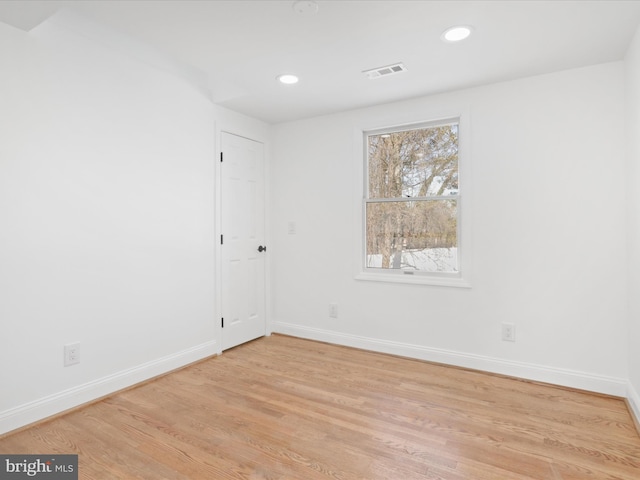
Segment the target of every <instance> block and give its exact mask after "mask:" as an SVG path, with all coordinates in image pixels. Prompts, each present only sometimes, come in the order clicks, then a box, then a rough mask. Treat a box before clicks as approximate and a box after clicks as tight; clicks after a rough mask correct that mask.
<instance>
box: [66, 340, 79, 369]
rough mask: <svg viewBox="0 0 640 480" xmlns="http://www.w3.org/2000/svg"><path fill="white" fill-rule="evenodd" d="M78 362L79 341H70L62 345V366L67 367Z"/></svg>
mask: <svg viewBox="0 0 640 480" xmlns="http://www.w3.org/2000/svg"><path fill="white" fill-rule="evenodd" d="M76 363H80V343H70V344H68V345H65V346H64V366H65V367H69V366H71V365H75V364H76Z"/></svg>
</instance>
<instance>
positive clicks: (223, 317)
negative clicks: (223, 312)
mask: <svg viewBox="0 0 640 480" xmlns="http://www.w3.org/2000/svg"><path fill="white" fill-rule="evenodd" d="M220 320H222V322H221V324H222V328H224V317H222V318H221V319H220Z"/></svg>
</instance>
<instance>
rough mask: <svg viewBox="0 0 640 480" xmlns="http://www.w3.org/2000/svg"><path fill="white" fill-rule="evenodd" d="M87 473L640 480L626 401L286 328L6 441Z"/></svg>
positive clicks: (10, 447)
mask: <svg viewBox="0 0 640 480" xmlns="http://www.w3.org/2000/svg"><path fill="white" fill-rule="evenodd" d="M0 453H5V454H6V453H60V454H62V453H77V454H79V470H80V478H82V479H118V478H122V479H130V478H145V479H154V480H159V479H191V480H194V479H195V480H199V479H214V480H216V479H244V480H252V479H300V480H314V479H325V480H326V479H334V480H337V479H344V480H348V479H365V480H376V479H393V480H412V479H447V480H460V479H471V480H485V479H487V480H488V479H491V480H546V479H549V480H569V479H576V480H578V479H579V480H587V479H617V480H638V479H640V437H639V436H638V434H637V432H636V430H635V428H634V425H633V423H632V419H631V417H630V415H629V413H628V411H627V409H626V405H625V403H624V401H623V400H621V399H617V398H610V397H603V396H598V395H592V394H588V393H584V392H576V391H572V390H567V389H562V388H555V387H551V386H546V385H537V384H532V383H527V382H523V381H518V380H514V379H509V378H503V377H499V376H493V375H488V374H483V373H479V372H473V371H466V370H462V369H457V368H450V367H445V366H441V365H433V364H429V363H425V362H420V361H415V360H409V359H403V358H397V357H393V356H388V355H382V354H376V353H371V352H364V351H359V350H354V349H349V348H344V347H338V346H332V345H326V344H323V343H317V342H311V341H306V340H301V339H296V338H291V337H286V336H279V335H274V336H271V337H267V338H262V339H259V340H257V341H254V342H251V343H248V344H245V345H242V346H240V347H237V348H235V349H233V350H229V351H227V352H225V353H224V354H223V355H222V356H220V357H216V358H212V359H209V360H206V361H203V362H200V363H198V364H195V365H192V366H190V367H187V368H185V369H183V370H180V371H178V372H175V373H172V374H170V375H167V376H164V377H162V378H159V379H157V380H155V381H152V382H149V383H146V384H143V385H141V386H139V387H137V388H134V389H131V390H128V391H124V392H120V393H118V394H115V395H113V396H112V397H109V398H107V399H105V400H103V401H100V402H98V403H95V404H92V405H90V406H87V407H85V408H83V409H80V410H77V411H74V412H72V413H70V414H67V415H65V416H62V417H59V418H57V419H55V420H52V421H50V422H47V423H43V424H41V425H39V426H35V427H32V428H30V429H28V430H25V431H21V432H18V433H15V434H13V435H9V436H6V437H4V438H1V439H0Z"/></svg>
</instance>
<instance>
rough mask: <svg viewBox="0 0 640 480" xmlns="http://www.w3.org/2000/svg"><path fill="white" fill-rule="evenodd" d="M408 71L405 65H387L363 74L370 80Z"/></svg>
mask: <svg viewBox="0 0 640 480" xmlns="http://www.w3.org/2000/svg"><path fill="white" fill-rule="evenodd" d="M406 71H407V67H405V66H404V64H402V63H394V64H393V65H387V66H386V67H378V68H372V69H371V70H365V71H364V72H362V73H364V74H365V75H366V76H367V77H369V78H380V77H386V76H388V75H395V74H396V73H401V72H406Z"/></svg>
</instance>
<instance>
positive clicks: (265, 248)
mask: <svg viewBox="0 0 640 480" xmlns="http://www.w3.org/2000/svg"><path fill="white" fill-rule="evenodd" d="M258 251H259V252H266V251H267V247H263V246H262V245H260V246H259V247H258Z"/></svg>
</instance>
